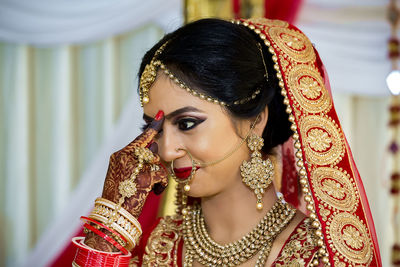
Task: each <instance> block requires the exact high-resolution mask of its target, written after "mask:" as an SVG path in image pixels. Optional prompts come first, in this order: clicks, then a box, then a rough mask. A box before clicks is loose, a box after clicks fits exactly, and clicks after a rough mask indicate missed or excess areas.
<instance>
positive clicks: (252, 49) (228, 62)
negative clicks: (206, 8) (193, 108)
mask: <svg viewBox="0 0 400 267" xmlns="http://www.w3.org/2000/svg"><path fill="white" fill-rule="evenodd" d="M166 42H168V43H167V45H166V47H165V48H164V50H163V52H162V53H161V55H159V56H158V57H157V59H159V60H161V61H162V62H163V63H164V64H165V65H166V66H167V68H168V69H169V70H170V71H171V72H172V73H174V75H175V76H176V77H178V78H179V79H180V80H182V81H183V82H184V83H185V84H186V85H188V86H189V87H190V88H192V89H194V90H196V91H198V92H203V93H204V94H205V95H208V96H211V97H213V98H216V99H218V100H220V101H224V102H226V103H233V102H234V101H236V100H240V99H244V98H247V97H249V96H251V95H252V94H253V93H254V92H255V91H256V90H260V91H261V92H260V94H258V95H257V97H256V98H254V99H252V100H250V101H248V102H246V103H244V104H239V105H229V106H227V107H226V108H227V110H228V112H229V113H230V114H231V115H232V116H233V117H234V118H239V119H251V118H253V119H254V118H255V117H256V116H257V115H258V114H259V113H261V112H262V111H263V110H264V109H265V107H266V106H268V121H267V125H266V127H265V129H264V132H263V135H262V137H263V139H264V147H263V149H262V150H263V151H264V152H265V153H271V150H272V148H274V147H275V146H277V145H279V144H283V143H284V142H285V141H286V140H288V138H289V137H290V136H291V134H292V131H291V130H290V123H289V121H288V114H287V113H286V112H285V109H286V107H285V105H284V104H283V97H282V95H281V94H280V91H281V89H280V87H279V85H278V79H277V77H276V71H275V70H274V68H273V66H274V62H273V61H272V56H271V54H270V53H269V52H268V51H267V47H266V46H265V45H264V44H263V42H262V40H261V39H260V38H259V37H258V36H257V35H256V34H255V33H254V32H253V31H251V30H249V29H248V28H247V27H245V26H243V25H239V24H234V23H231V22H228V21H224V20H220V19H202V20H198V21H195V22H192V23H189V24H187V25H185V26H183V27H181V28H179V29H178V30H176V31H174V32H172V33H169V34H167V35H165V36H164V38H162V39H161V40H160V41H159V42H158V43H157V44H156V45H154V46H153V48H151V49H150V50H149V51H148V52H147V53H146V54H145V56H144V57H143V59H142V63H141V66H140V69H139V77H140V76H141V74H142V72H143V70H144V68H145V66H146V65H147V64H148V63H150V61H151V59H152V58H153V56H154V53H155V52H156V51H157V49H158V48H159V47H160V46H161V45H163V44H165V43H166ZM259 44H261V46H260V45H259ZM260 48H261V49H262V53H263V56H264V59H265V65H266V68H267V72H268V75H267V77H266V76H265V73H266V71H265V67H264V63H263V58H262V56H261V52H260Z"/></svg>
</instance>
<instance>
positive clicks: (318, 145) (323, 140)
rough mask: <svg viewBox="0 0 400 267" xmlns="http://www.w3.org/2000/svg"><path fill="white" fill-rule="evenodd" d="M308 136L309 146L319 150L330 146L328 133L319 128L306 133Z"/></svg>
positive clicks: (330, 141)
mask: <svg viewBox="0 0 400 267" xmlns="http://www.w3.org/2000/svg"><path fill="white" fill-rule="evenodd" d="M308 138H309V142H310V146H311V148H313V149H314V150H316V151H318V152H321V151H324V150H326V149H327V148H328V147H330V145H331V143H332V140H331V139H330V138H329V136H328V133H326V132H324V131H322V130H320V129H312V130H311V131H310V132H309V133H308Z"/></svg>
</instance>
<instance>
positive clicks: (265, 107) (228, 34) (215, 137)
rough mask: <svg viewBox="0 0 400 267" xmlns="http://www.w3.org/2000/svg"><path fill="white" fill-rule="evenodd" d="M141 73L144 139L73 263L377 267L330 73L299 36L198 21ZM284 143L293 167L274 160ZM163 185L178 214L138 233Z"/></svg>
mask: <svg viewBox="0 0 400 267" xmlns="http://www.w3.org/2000/svg"><path fill="white" fill-rule="evenodd" d="M139 77H140V86H139V93H140V100H141V104H142V106H143V119H144V120H145V123H146V124H145V126H144V129H143V130H144V132H143V134H142V135H140V136H139V137H138V138H136V139H135V140H134V141H133V142H132V143H130V144H129V145H127V146H126V147H125V148H123V149H122V150H120V151H117V152H115V153H114V154H113V155H112V156H111V158H110V165H109V169H108V173H107V176H106V180H105V183H104V189H103V194H102V197H101V198H98V199H96V201H95V208H94V209H93V211H92V213H91V214H90V215H89V216H88V217H82V220H83V221H84V222H85V224H84V227H85V232H86V233H87V234H86V237H85V238H83V237H76V238H74V239H73V243H74V244H75V246H76V247H77V253H76V256H75V260H74V262H73V263H72V264H73V266H129V265H130V266H132V265H133V266H135V265H137V266H319V265H323V264H327V265H333V266H343V267H344V266H381V261H380V255H379V248H378V245H377V241H376V235H375V230H374V227H373V222H372V217H371V214H370V211H369V207H368V202H367V200H366V197H365V193H364V190H363V187H362V183H361V179H360V177H359V175H358V172H357V169H356V167H355V165H354V161H353V159H352V155H351V152H350V149H349V147H348V145H347V143H346V140H345V137H344V135H343V131H342V129H341V127H340V124H339V121H338V118H337V115H336V113H335V110H334V106H333V102H332V97H331V94H330V91H329V90H330V89H329V82H328V79H327V76H326V73H325V71H324V68H323V65H322V62H321V60H320V58H319V56H318V54H317V52H316V50H315V49H314V47H313V46H312V44H311V42H310V41H309V40H308V39H307V37H306V36H305V35H304V34H303V33H301V32H300V31H299V30H298V29H297V28H295V27H294V26H292V25H289V24H288V23H286V22H284V21H278V20H268V19H252V20H238V21H235V22H227V21H223V20H218V19H204V20H199V21H196V22H193V23H191V24H188V25H185V26H183V27H182V28H180V29H178V30H176V31H175V32H173V33H170V34H168V35H166V36H165V37H164V38H163V39H162V40H160V41H159V42H158V43H157V44H156V45H155V46H154V47H153V48H152V49H150V50H149V51H148V52H147V53H146V55H145V56H144V58H143V61H142V64H141V68H140V71H139ZM289 139H290V140H293V141H292V142H293V144H294V149H295V152H294V153H295V157H296V160H297V161H292V160H288V158H287V157H288V156H287V155H285V154H284V155H282V157H277V155H278V154H279V153H278V149H277V148H278V147H280V145H282V144H283V143H285V142H286V141H287V140H289ZM290 140H289V141H290ZM279 158H282V162H283V165H282V163H280V162H278V159H279ZM293 163H295V164H296V166H294V164H293ZM279 166H281V167H282V168H283V170H287V169H289V168H292V169H293V168H297V171H298V182H299V183H300V184H301V186H302V193H301V197H302V198H304V202H305V205H306V211H305V213H303V212H301V211H300V210H298V209H296V207H294V206H292V205H290V204H289V203H287V202H286V201H285V200H284V199H283V198H282V197H278V193H277V191H276V189H275V187H274V186H273V181H274V180H275V177H277V176H279V175H281V173H282V172H281V171H280V167H279ZM283 173H286V172H285V171H284V172H283ZM168 175H169V176H171V177H172V178H174V179H175V180H176V181H177V184H178V194H177V200H176V201H177V205H178V207H179V208H178V209H177V212H176V215H174V216H172V217H164V218H159V219H158V220H157V221H156V222H155V224H154V225H153V226H152V227H149V228H150V230H149V231H146V232H143V233H142V230H141V226H140V224H139V222H138V221H137V218H138V216H139V215H140V213H141V212H142V207H143V204H144V202H145V200H146V198H147V196H148V194H149V192H150V191H151V190H154V191H155V192H156V193H161V192H162V191H163V189H164V188H165V187H166V186H167V184H168ZM282 179H283V180H284V179H289V177H282ZM296 183H297V182H296Z"/></svg>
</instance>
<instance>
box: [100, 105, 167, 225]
mask: <svg viewBox="0 0 400 267" xmlns="http://www.w3.org/2000/svg"><path fill="white" fill-rule="evenodd" d="M163 116H164V113H163V112H162V111H159V112H158V113H157V115H156V117H155V119H154V120H153V121H152V122H151V123H150V124H149V127H148V128H147V129H146V130H145V131H144V132H143V133H142V134H141V135H139V136H138V137H137V138H136V139H135V140H134V141H132V142H131V143H130V144H129V145H127V146H126V147H124V148H123V149H121V150H119V151H117V152H115V153H113V154H112V155H111V157H110V163H109V166H108V171H107V176H106V180H105V182H104V187H103V194H102V197H103V198H105V199H108V200H111V201H112V202H114V203H116V204H118V202H119V200H120V197H121V194H120V188H121V187H123V189H122V190H124V189H125V188H127V187H129V183H128V180H129V179H130V177H131V176H132V174H133V172H134V169H135V168H137V167H138V164H139V162H138V158H137V156H135V150H136V149H137V148H138V147H140V148H146V147H148V148H149V149H150V150H153V152H156V151H154V150H155V148H156V146H155V144H154V145H153V138H154V137H155V136H156V135H157V134H158V132H159V130H160V129H161V127H162V124H163V121H164V117H163ZM152 158H153V159H152V160H151V162H144V163H143V164H142V165H143V167H142V168H141V171H140V172H139V174H138V175H136V178H135V180H134V183H133V184H132V183H130V184H131V186H130V187H129V188H127V189H130V191H131V192H132V193H133V195H132V196H131V197H129V198H126V199H125V202H124V203H123V205H122V207H123V208H124V209H126V210H127V211H129V212H130V213H131V214H132V215H133V216H135V217H136V218H137V217H139V215H140V213H141V211H142V208H143V205H144V202H145V201H146V198H147V196H148V195H149V193H150V191H151V190H153V189H154V191H155V193H156V194H160V193H161V192H162V191H163V190H164V188H165V187H166V186H167V185H168V173H167V170H166V168H165V167H164V166H163V165H162V164H161V162H160V157H159V156H158V155H157V154H154V153H152ZM127 185H128V186H127ZM132 187H133V188H132ZM135 188H136V189H135Z"/></svg>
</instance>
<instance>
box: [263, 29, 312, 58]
mask: <svg viewBox="0 0 400 267" xmlns="http://www.w3.org/2000/svg"><path fill="white" fill-rule="evenodd" d="M268 33H269V35H270V36H271V38H272V40H273V41H274V42H275V43H276V44H277V45H278V47H279V49H281V50H282V51H283V53H284V54H287V55H288V57H289V59H291V60H292V61H297V62H301V63H307V62H312V61H314V60H315V53H314V50H313V46H312V44H311V42H310V40H308V38H307V37H306V36H305V35H304V34H302V33H300V32H298V31H296V30H291V29H288V28H281V27H272V28H270V29H269V30H268Z"/></svg>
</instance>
